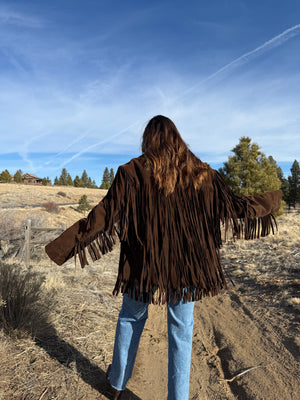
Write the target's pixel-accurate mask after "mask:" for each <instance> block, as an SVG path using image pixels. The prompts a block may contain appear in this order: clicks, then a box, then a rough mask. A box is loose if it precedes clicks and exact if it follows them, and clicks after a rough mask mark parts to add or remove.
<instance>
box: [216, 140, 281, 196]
mask: <svg viewBox="0 0 300 400" xmlns="http://www.w3.org/2000/svg"><path fill="white" fill-rule="evenodd" d="M232 152H233V153H234V155H233V156H229V158H228V161H227V162H225V163H224V167H223V168H220V170H219V172H220V173H221V175H222V176H223V178H224V180H225V181H226V182H227V184H228V185H229V186H230V187H231V189H232V190H233V192H234V193H235V194H241V195H245V196H251V195H254V194H261V193H264V192H267V191H269V190H276V189H279V188H280V187H281V181H280V179H279V178H278V174H277V164H276V162H275V160H274V159H273V158H272V157H269V158H267V157H266V156H265V154H264V153H262V152H261V151H260V148H259V146H258V144H256V143H251V139H250V138H249V137H242V138H241V139H240V142H239V144H238V145H237V146H235V148H234V149H233V150H232Z"/></svg>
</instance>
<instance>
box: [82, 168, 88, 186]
mask: <svg viewBox="0 0 300 400" xmlns="http://www.w3.org/2000/svg"><path fill="white" fill-rule="evenodd" d="M81 180H82V182H83V186H84V187H87V185H88V182H89V177H88V174H87V172H86V170H84V171H83V173H82V175H81Z"/></svg>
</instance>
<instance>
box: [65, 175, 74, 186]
mask: <svg viewBox="0 0 300 400" xmlns="http://www.w3.org/2000/svg"><path fill="white" fill-rule="evenodd" d="M67 185H68V186H74V183H73V180H72V177H71V175H70V174H68V175H67Z"/></svg>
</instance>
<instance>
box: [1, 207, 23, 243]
mask: <svg viewBox="0 0 300 400" xmlns="http://www.w3.org/2000/svg"><path fill="white" fill-rule="evenodd" d="M20 228H21V227H20V224H18V222H17V220H16V218H15V213H14V211H12V210H9V211H6V212H3V213H1V215H0V239H1V240H11V239H15V238H16V237H17V236H18V235H19V234H20Z"/></svg>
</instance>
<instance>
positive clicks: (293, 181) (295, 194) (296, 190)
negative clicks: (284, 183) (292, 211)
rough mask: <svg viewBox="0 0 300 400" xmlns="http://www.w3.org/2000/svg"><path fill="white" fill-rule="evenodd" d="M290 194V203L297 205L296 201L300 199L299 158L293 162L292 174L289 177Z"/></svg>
mask: <svg viewBox="0 0 300 400" xmlns="http://www.w3.org/2000/svg"><path fill="white" fill-rule="evenodd" d="M288 183H289V195H288V205H289V207H290V206H291V205H292V206H293V207H295V206H296V202H297V201H300V167H299V163H298V161H297V160H295V161H294V162H293V165H292V168H291V175H290V176H289V177H288Z"/></svg>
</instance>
